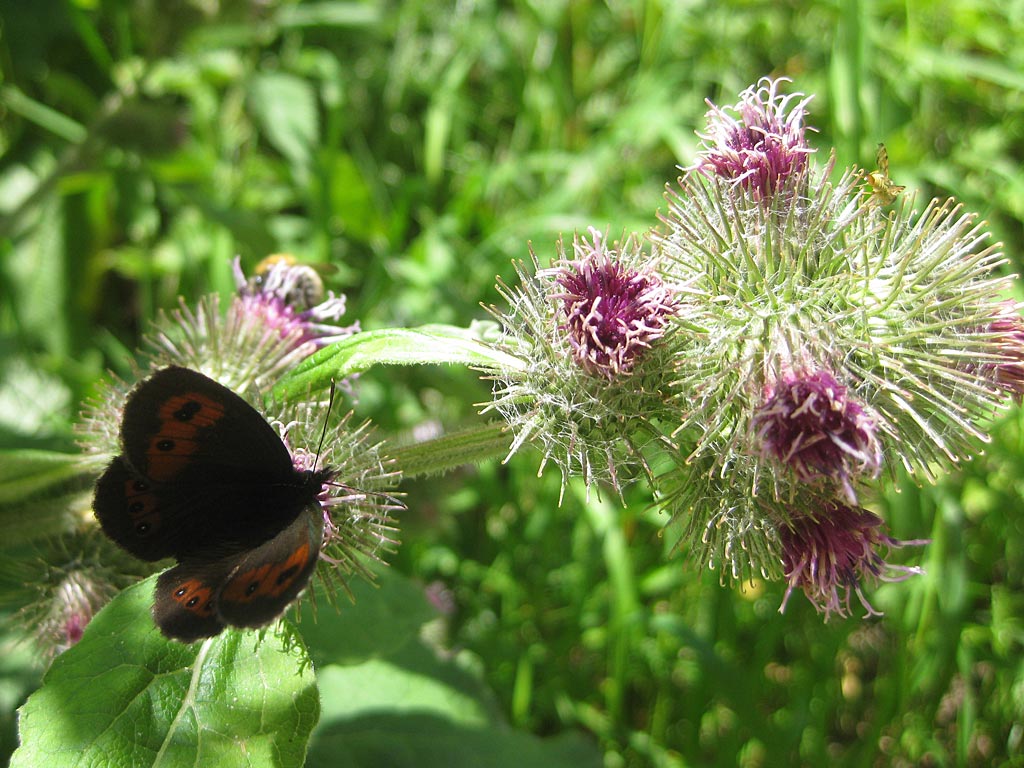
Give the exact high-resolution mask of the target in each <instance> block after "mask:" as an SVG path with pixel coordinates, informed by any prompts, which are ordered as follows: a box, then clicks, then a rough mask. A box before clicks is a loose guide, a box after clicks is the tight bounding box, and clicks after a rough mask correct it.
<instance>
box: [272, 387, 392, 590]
mask: <svg viewBox="0 0 1024 768" xmlns="http://www.w3.org/2000/svg"><path fill="white" fill-rule="evenodd" d="M254 407H257V408H258V407H259V404H258V403H254ZM324 407H325V404H324V403H315V402H302V403H295V404H289V405H283V406H281V407H279V408H272V409H268V410H269V411H270V413H271V414H272V415H271V417H270V422H271V424H273V425H274V426H275V427H276V428H277V429H278V430H279V432H280V433H281V436H282V439H283V440H284V442H285V445H287V446H288V450H289V451H290V452H291V455H292V463H293V464H294V466H295V468H296V469H299V470H313V469H318V468H320V467H330V475H329V477H326V478H325V480H324V483H323V486H322V488H321V491H320V494H319V496H318V498H317V503H318V504H319V506H320V510H321V513H322V515H323V520H324V540H323V544H322V546H321V548H320V559H321V560H323V561H324V562H325V563H327V564H328V565H329V566H331V567H327V568H319V569H318V570H317V574H316V575H317V576H318V577H319V578H321V579H322V580H323V581H324V582H325V584H327V585H328V586H330V585H331V584H332V583H333V582H340V584H341V585H342V587H343V588H344V586H345V582H346V577H347V575H348V574H353V573H354V574H358V575H361V576H363V577H365V578H367V579H372V576H371V574H370V573H369V571H368V570H367V569H366V565H365V559H366V558H370V559H373V560H378V561H380V560H381V553H382V552H385V551H388V550H390V549H393V547H394V546H395V545H396V544H397V541H396V539H395V532H396V528H395V523H394V517H393V515H392V513H393V512H396V511H398V510H401V509H404V505H403V504H402V503H401V502H400V501H399V500H398V499H397V498H396V497H395V495H394V493H395V491H394V489H395V488H396V486H397V485H398V482H399V480H400V479H401V473H400V472H399V471H398V470H397V469H396V468H395V467H394V464H393V461H392V460H391V459H389V458H387V457H386V456H385V455H384V453H383V452H382V444H381V443H379V442H372V440H371V439H372V430H371V428H370V425H369V423H368V422H363V423H362V424H359V425H353V424H352V414H351V413H348V414H346V415H343V416H340V417H334V416H333V415H331V414H328V419H329V421H328V424H327V425H326V432H324V429H325V425H324ZM321 437H322V438H323V439H322V441H321Z"/></svg>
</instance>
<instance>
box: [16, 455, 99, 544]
mask: <svg viewBox="0 0 1024 768" xmlns="http://www.w3.org/2000/svg"><path fill="white" fill-rule="evenodd" d="M95 479H96V472H95V469H94V468H91V467H90V466H89V465H88V464H87V463H86V462H83V460H82V457H81V456H80V455H77V454H70V453H57V452H52V451H34V450H19V451H4V452H3V453H2V454H0V528H2V530H3V532H4V546H8V547H10V546H17V545H19V544H22V543H24V542H26V541H31V540H34V539H38V538H41V537H44V536H53V535H56V534H58V533H63V532H65V531H68V530H71V529H72V528H74V527H75V526H76V525H77V524H78V522H79V519H80V516H81V515H83V514H85V513H86V512H87V510H88V509H89V503H90V499H91V497H92V484H93V481H94V480H95Z"/></svg>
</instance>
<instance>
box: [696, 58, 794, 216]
mask: <svg viewBox="0 0 1024 768" xmlns="http://www.w3.org/2000/svg"><path fill="white" fill-rule="evenodd" d="M782 82H789V80H788V78H779V79H778V80H771V79H769V78H761V80H760V81H758V83H757V85H756V86H750V87H749V88H747V89H746V90H745V91H743V92H742V93H741V94H740V101H739V103H738V104H736V105H734V106H728V107H724V108H720V107H717V106H715V105H714V104H712V103H711V102H710V101H708V102H707V103H708V106H709V107H711V109H710V110H708V112H707V121H708V123H707V129H706V132H705V133H698V134H697V135H698V136H699V137H700V138H701V139H702V142H701V147H702V148H701V150H700V151H699V152H698V157H699V160H698V162H697V164H696V165H694V166H692V167H691V168H688V169H687V170H699V171H701V172H702V173H705V174H710V173H714V174H716V175H718V176H721V177H722V178H724V179H726V180H728V181H731V182H732V183H733V184H736V185H739V186H741V187H743V188H744V189H746V190H748V191H749V192H750V193H751V195H752V196H753V197H754V199H757V200H766V199H768V198H770V197H771V196H772V195H774V194H775V193H776V192H777V191H778V190H779V189H780V188H781V187H782V185H783V184H784V183H785V182H786V180H787V179H790V178H793V177H796V176H799V175H801V174H803V173H804V171H805V170H806V168H807V155H809V154H810V153H812V152H814V150H813V149H811V147H809V146H808V144H807V140H806V137H805V135H804V134H805V131H806V129H805V127H804V124H803V118H804V115H805V114H807V110H806V109H805V106H806V105H807V103H808V102H809V101H810V100H811V97H810V96H807V97H805V98H802V99H801V98H800V97H802V96H803V94H802V93H799V92H798V93H792V94H789V95H786V96H783V95H780V94H779V93H778V87H779V83H782ZM797 99H799V101H797ZM794 102H796V103H795V104H794ZM729 112H732V113H734V114H735V115H736V117H733V116H732V115H730V114H728V113H729Z"/></svg>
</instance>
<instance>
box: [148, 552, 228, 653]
mask: <svg viewBox="0 0 1024 768" xmlns="http://www.w3.org/2000/svg"><path fill="white" fill-rule="evenodd" d="M237 563H238V557H237V556H236V557H226V558H220V559H214V560H190V561H185V562H182V563H180V564H179V565H176V566H174V567H173V568H170V569H168V570H166V571H164V572H163V573H161V574H160V578H158V579H157V580H156V593H155V594H154V598H153V621H154V622H156V625H157V627H159V629H160V631H161V632H162V633H163V634H164V636H165V637H169V638H171V639H173V640H181V641H182V642H184V643H191V642H194V641H196V640H200V639H202V638H204V637H213V636H214V635H219V634H220V633H221V631H222V630H223V629H224V623H223V622H222V621H221V620H220V619H219V618H218V616H217V591H218V590H219V589H220V587H221V586H222V585H223V584H224V582H225V581H226V580H227V577H228V575H229V574H230V573H231V571H232V570H233V569H234V568H235V567H236V565H237Z"/></svg>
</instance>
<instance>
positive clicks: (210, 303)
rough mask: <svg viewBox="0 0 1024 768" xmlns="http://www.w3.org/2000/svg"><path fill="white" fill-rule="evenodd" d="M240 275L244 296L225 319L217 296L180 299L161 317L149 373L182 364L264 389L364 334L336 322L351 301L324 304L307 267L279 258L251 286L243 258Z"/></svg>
mask: <svg viewBox="0 0 1024 768" xmlns="http://www.w3.org/2000/svg"><path fill="white" fill-rule="evenodd" d="M234 270H235V282H236V284H237V286H238V293H237V295H236V296H234V297H233V298H232V300H231V303H230V304H229V305H228V307H227V310H226V311H225V312H224V314H223V315H222V314H221V312H220V302H219V299H218V297H217V296H216V295H212V296H209V297H206V298H205V299H203V300H200V302H199V304H198V305H197V307H196V308H195V309H194V310H193V309H191V308H190V307H188V306H187V305H186V304H185V302H184V301H182V302H181V306H180V307H179V308H178V309H176V310H172V311H171V312H170V313H169V314H163V313H161V314H160V316H159V318H158V320H157V323H156V329H155V331H154V332H153V333H152V334H150V335H149V336H148V337H147V339H146V343H145V346H146V348H147V351H148V353H149V356H150V358H151V359H152V363H151V366H150V367H151V369H156V368H162V367H164V366H166V365H183V366H186V367H188V368H193V369H194V370H198V371H202V372H203V373H205V374H207V375H208V376H212V377H213V378H215V379H217V380H218V381H220V382H221V383H223V384H224V385H225V386H228V387H231V388H232V389H236V390H242V389H246V388H248V387H253V386H255V387H265V386H266V385H267V384H268V383H273V382H274V381H276V380H277V379H278V378H280V377H281V376H282V375H283V374H284V373H285V372H286V371H288V370H289V369H290V368H292V367H294V366H295V365H296V364H297V363H298V362H299V361H301V360H302V359H303V358H305V357H307V356H308V355H310V354H312V353H313V352H315V351H316V350H317V349H319V348H320V347H322V346H324V345H326V344H329V343H331V342H334V341H339V340H341V339H344V338H346V337H348V336H351V335H352V334H354V333H356V332H357V331H358V330H359V324H358V323H354V324H352V325H350V326H339V325H335V324H334V321H336V320H337V319H338V318H340V317H341V315H343V314H344V312H345V297H344V296H335V295H334V294H333V293H328V294H327V297H326V298H324V297H323V286H322V283H318V282H313V280H314V278H315V280H317V281H319V276H317V275H316V273H315V272H313V271H312V269H311V268H310V267H308V266H305V265H301V264H294V263H292V262H291V261H289V260H287V259H279V260H275V261H271V262H269V264H268V265H267V266H266V267H265V268H264V269H263V271H262V272H260V273H258V274H257V276H256V277H255V278H253V279H252V280H247V279H246V277H245V274H244V273H243V272H242V269H241V266H240V262H239V261H238V259H236V260H235V262H234ZM321 299H322V300H321ZM313 301H316V302H317V303H316V304H313V305H311V302H313Z"/></svg>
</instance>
